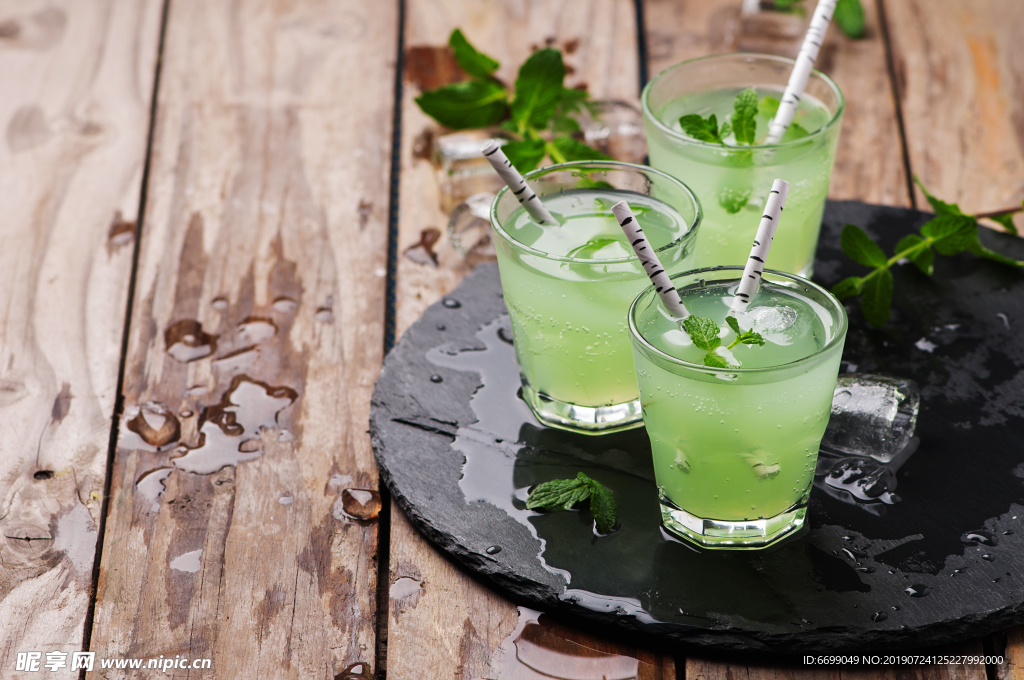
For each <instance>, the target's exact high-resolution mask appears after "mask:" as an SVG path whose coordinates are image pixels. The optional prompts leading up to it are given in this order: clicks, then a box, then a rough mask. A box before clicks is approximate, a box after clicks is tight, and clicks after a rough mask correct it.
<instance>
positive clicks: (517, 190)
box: [481, 139, 559, 226]
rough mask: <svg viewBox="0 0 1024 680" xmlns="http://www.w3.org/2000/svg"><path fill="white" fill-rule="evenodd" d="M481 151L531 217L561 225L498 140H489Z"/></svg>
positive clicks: (541, 222)
mask: <svg viewBox="0 0 1024 680" xmlns="http://www.w3.org/2000/svg"><path fill="white" fill-rule="evenodd" d="M481 153H483V155H484V158H486V159H487V160H488V161H490V163H491V165H492V166H494V169H495V170H496V171H497V172H498V174H499V175H501V179H503V180H504V181H505V184H507V185H508V190H509V191H511V192H512V195H513V196H515V197H516V198H518V199H519V203H520V204H521V205H522V206H523V207H524V208H525V209H526V212H528V213H530V217H532V218H533V219H534V220H535V221H536V222H537V223H538V224H553V225H555V226H559V224H558V220H556V219H555V218H554V217H552V216H551V213H549V212H548V210H547V208H545V207H544V204H543V203H541V202H540V199H539V198H538V197H537V194H536V193H535V192H534V191H533V189H531V188H530V185H529V184H527V183H526V180H525V179H523V176H522V175H520V174H519V171H518V170H516V168H515V166H514V165H512V161H510V160H509V159H508V158H507V157H506V156H505V152H503V151H502V150H501V147H500V146H498V143H497V142H495V141H494V140H493V139H489V140H487V143H486V144H484V148H483V149H482V150H481Z"/></svg>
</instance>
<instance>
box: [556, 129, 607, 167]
mask: <svg viewBox="0 0 1024 680" xmlns="http://www.w3.org/2000/svg"><path fill="white" fill-rule="evenodd" d="M551 145H552V146H554V147H555V148H556V149H557V150H558V153H560V154H561V155H562V156H563V157H564V158H565V160H567V161H607V160H611V156H607V155H605V154H603V153H601V152H600V151H598V150H597V149H595V148H593V147H591V146H587V145H586V144H584V143H583V142H581V141H579V140H578V139H574V138H572V137H568V136H565V135H563V136H560V137H555V138H554V139H552V140H551Z"/></svg>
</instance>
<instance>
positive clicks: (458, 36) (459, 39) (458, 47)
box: [448, 28, 500, 78]
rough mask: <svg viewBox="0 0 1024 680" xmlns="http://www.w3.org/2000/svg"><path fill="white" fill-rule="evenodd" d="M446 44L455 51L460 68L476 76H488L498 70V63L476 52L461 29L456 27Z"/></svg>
mask: <svg viewBox="0 0 1024 680" xmlns="http://www.w3.org/2000/svg"><path fill="white" fill-rule="evenodd" d="M448 45H449V46H450V47H451V48H452V52H454V53H455V61H457V62H459V66H461V67H462V70H463V71H465V72H466V73H468V74H469V75H471V76H474V77H476V78H489V77H490V75H491V74H492V73H494V72H495V71H497V70H498V66H500V64H499V63H498V62H497V61H495V60H494V59H492V58H491V57H489V56H487V55H486V54H484V53H483V52H478V51H477V49H476V48H475V47H473V46H472V45H471V44H470V43H469V41H468V40H466V36H464V35H462V31H461V30H459V29H458V28H456V29H455V30H454V31H452V34H451V35H450V36H448Z"/></svg>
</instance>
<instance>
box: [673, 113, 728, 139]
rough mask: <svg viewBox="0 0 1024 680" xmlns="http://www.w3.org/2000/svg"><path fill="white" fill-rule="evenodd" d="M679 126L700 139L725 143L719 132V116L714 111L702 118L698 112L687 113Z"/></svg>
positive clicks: (680, 120) (691, 135)
mask: <svg viewBox="0 0 1024 680" xmlns="http://www.w3.org/2000/svg"><path fill="white" fill-rule="evenodd" d="M679 126H680V127H681V128H683V132H685V133H686V134H687V135H689V136H690V137H693V138H694V139H696V140H698V141H701V142H711V143H712V144H724V143H725V142H723V141H722V136H721V135H720V134H719V132H718V118H716V117H715V114H713V113H712V114H711V115H710V116H708V117H707V118H702V117H701V116H699V115H697V114H696V113H690V114H687V115H685V116H683V117H681V118H680V119H679Z"/></svg>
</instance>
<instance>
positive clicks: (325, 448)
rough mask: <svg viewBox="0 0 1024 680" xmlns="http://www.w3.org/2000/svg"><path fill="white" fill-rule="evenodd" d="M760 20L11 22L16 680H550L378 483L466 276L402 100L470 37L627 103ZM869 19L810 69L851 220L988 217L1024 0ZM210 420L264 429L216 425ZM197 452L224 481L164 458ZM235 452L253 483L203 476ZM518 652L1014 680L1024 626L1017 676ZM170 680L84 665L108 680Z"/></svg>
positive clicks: (501, 0)
mask: <svg viewBox="0 0 1024 680" xmlns="http://www.w3.org/2000/svg"><path fill="white" fill-rule="evenodd" d="M808 1H810V0H808ZM739 4H740V3H739V0H714V1H712V0H643V1H639V2H637V3H634V2H633V0H543V1H542V0H404V2H398V1H396V0H378V1H377V2H363V1H357V0H294V1H293V2H259V1H258V0H236V1H235V2H220V1H216V0H77V1H76V2H72V1H71V0H64V1H61V0H55V1H51V0H45V1H44V0H0V93H2V95H3V96H0V125H2V127H3V130H4V140H3V142H2V143H0V215H2V216H3V217H2V223H0V233H2V235H3V237H4V238H3V247H2V249H0V301H2V303H3V304H2V307H0V319H2V321H3V323H2V342H0V349H2V355H0V409H2V411H0V413H2V421H0V422H2V424H0V528H2V530H3V531H2V538H0V677H3V678H13V677H37V676H38V673H33V672H18V671H16V670H15V668H16V660H17V655H18V653H19V652H26V651H32V650H36V651H42V652H44V653H45V652H48V651H58V652H74V651H81V650H92V651H94V652H96V654H97V657H98V658H120V657H125V658H127V657H132V658H147V659H148V658H151V657H159V656H161V655H163V656H164V657H165V658H173V657H175V655H180V656H187V657H189V658H190V659H202V658H208V659H211V660H212V668H211V669H209V670H192V671H187V670H183V669H178V670H173V671H172V672H170V674H169V675H168V677H181V678H184V677H195V678H325V677H326V678H328V679H330V678H337V679H341V680H349V679H353V678H370V677H378V678H383V677H385V675H387V676H388V677H390V678H394V679H399V678H401V679H406V678H408V679H420V678H459V679H465V680H473V679H476V678H494V679H497V678H521V679H525V678H534V677H541V676H539V675H537V674H536V672H535V671H531V670H530V669H529V668H528V667H527V666H525V665H523V664H521V663H518V662H517V661H516V658H515V657H516V654H515V653H514V652H515V647H514V646H513V645H512V644H511V641H510V640H507V638H509V636H510V635H511V634H512V633H513V632H514V631H515V630H516V626H517V621H518V614H517V609H516V607H515V606H514V605H513V604H512V603H511V602H508V601H507V600H505V599H503V598H502V597H501V596H499V595H497V594H495V593H493V592H491V591H489V590H488V589H486V588H485V587H483V586H481V585H479V584H478V583H476V582H475V581H473V580H472V579H471V578H469V577H468V576H466V575H465V574H464V573H463V572H462V571H460V570H459V569H458V568H456V567H455V566H453V564H452V563H451V562H449V561H448V560H447V559H446V558H445V557H444V556H442V555H441V554H439V553H438V552H437V551H436V550H434V549H433V548H432V547H431V546H430V545H428V544H427V543H425V542H424V540H423V539H422V538H421V537H420V536H419V535H418V534H416V533H415V531H414V530H412V529H411V527H410V525H409V524H408V522H407V520H406V519H405V518H404V517H403V516H402V514H401V512H400V511H399V510H397V509H396V508H395V507H394V506H390V507H389V505H388V504H387V496H386V491H384V490H381V492H382V493H383V494H384V500H385V503H384V506H383V508H382V509H381V511H380V513H379V515H377V516H374V515H375V511H376V503H377V498H376V497H375V496H374V495H373V494H374V493H376V491H377V489H378V477H377V471H376V469H375V467H374V462H373V455H372V451H371V448H370V441H369V437H368V435H367V418H368V411H369V397H370V391H371V389H372V386H373V383H374V380H375V378H376V375H377V372H378V370H379V367H380V364H381V360H382V357H383V354H384V351H385V347H386V346H387V345H388V344H389V343H390V342H391V341H392V339H393V334H400V333H401V332H402V331H403V330H404V329H405V328H407V327H408V326H409V325H410V324H411V323H412V322H413V321H414V320H415V319H416V318H417V317H418V315H419V314H420V313H421V312H422V310H423V309H424V308H425V307H426V306H428V305H429V304H431V303H433V302H435V301H437V300H438V299H439V298H440V297H441V296H442V295H443V294H444V293H445V292H447V291H449V290H451V289H452V288H454V287H455V286H456V285H457V283H458V282H459V281H460V279H461V278H462V277H463V276H464V275H465V274H466V272H467V271H468V266H467V265H466V264H465V263H464V262H463V261H462V259H461V258H460V257H459V256H458V255H457V254H456V253H455V252H454V251H453V250H452V248H451V246H450V244H449V243H448V242H447V240H446V239H442V240H441V242H440V243H439V244H438V246H437V252H438V266H437V267H433V266H431V265H430V264H429V263H428V264H421V263H417V262H414V261H412V260H411V259H408V258H404V257H401V256H398V253H401V252H403V251H404V250H405V249H406V248H407V247H408V246H410V245H412V244H415V243H416V242H417V241H418V240H419V239H420V235H421V232H422V230H424V229H428V228H442V229H443V226H444V224H445V223H446V221H447V217H446V215H445V214H444V213H443V212H441V210H440V209H439V200H438V185H437V180H436V176H435V168H434V167H433V166H432V165H431V163H430V162H429V161H428V160H426V159H425V158H424V157H423V154H422V153H421V149H420V148H419V147H420V146H422V142H423V139H424V135H425V134H429V133H428V131H429V130H432V129H434V126H433V124H432V123H431V122H430V121H429V120H428V119H427V118H426V117H425V116H424V115H423V114H422V113H421V112H420V111H419V110H418V108H417V107H416V105H415V104H414V102H413V98H414V97H415V96H416V95H417V94H418V92H419V91H420V90H421V89H422V88H423V87H428V86H434V85H436V84H437V83H438V82H444V81H445V80H446V79H449V78H452V77H458V73H457V72H455V71H453V70H452V69H451V68H450V63H451V60H450V57H449V56H448V54H447V53H446V51H445V49H444V47H443V46H444V45H445V42H446V39H447V36H448V33H449V32H450V31H451V30H452V29H453V28H455V27H461V28H462V29H463V31H464V32H465V33H466V35H467V36H468V37H469V38H470V40H472V41H473V42H474V43H475V44H477V45H478V46H480V47H481V49H484V50H485V51H487V52H488V53H490V54H492V55H494V56H495V57H497V58H498V59H500V60H501V62H502V67H501V70H500V71H499V76H500V77H501V78H502V79H504V80H506V81H508V82H511V81H512V80H513V79H514V75H515V68H516V66H517V65H518V64H519V63H521V62H522V60H523V59H524V58H525V57H526V56H527V55H528V54H529V52H530V50H531V48H533V47H536V46H538V45H544V44H551V45H556V46H560V47H561V48H562V49H563V50H564V52H565V53H566V60H567V63H568V64H569V65H570V67H571V76H570V78H569V82H570V84H571V85H576V84H584V83H585V84H586V85H587V86H588V88H589V90H590V92H591V94H592V95H593V96H594V97H597V98H605V99H621V100H625V101H629V102H634V103H635V102H636V101H637V99H638V94H639V88H640V85H641V81H640V77H641V76H640V74H641V67H643V68H644V69H645V71H646V73H657V72H658V71H659V70H661V69H662V68H664V67H666V66H668V65H671V64H673V63H675V62H678V61H680V60H683V59H686V58H689V57H693V56H698V55H701V54H708V53H713V52H724V51H730V50H735V49H746V50H762V51H773V52H781V53H786V52H789V53H792V52H795V49H796V45H797V44H798V41H799V37H798V36H794V35H792V34H791V32H790V33H787V30H789V29H787V28H786V26H781V25H780V26H777V27H776V29H777V30H775V29H772V30H771V31H770V30H768V29H765V28H764V27H763V25H762V24H756V22H755V23H753V24H752V23H751V21H753V19H751V18H750V17H742V16H741V14H740V8H739ZM865 10H866V13H867V23H868V29H867V36H866V38H865V39H864V40H861V41H850V40H847V39H845V38H843V37H842V36H840V35H839V34H838V32H837V31H836V30H835V29H834V28H833V29H832V31H831V32H830V34H829V40H828V44H827V46H826V47H825V51H824V52H823V55H822V57H821V59H820V61H819V63H820V65H821V67H822V68H823V69H824V70H825V71H826V72H828V73H830V74H831V75H832V76H833V77H834V78H835V79H836V81H838V83H839V84H840V86H841V87H842V89H843V91H844V93H845V94H846V98H847V112H846V118H845V120H844V123H843V133H842V139H841V142H840V149H839V154H838V158H837V161H836V166H835V172H834V174H833V179H832V187H831V196H832V197H834V198H857V199H862V200H865V201H871V202H878V203H888V204H893V205H923V204H924V203H923V200H922V199H923V197H922V195H921V194H920V192H919V191H917V190H916V189H912V188H911V185H910V182H909V181H908V178H909V176H910V175H911V174H917V175H918V176H920V177H921V178H922V180H923V181H924V182H925V183H926V184H927V185H928V186H929V187H930V188H931V189H932V190H933V191H934V192H935V193H936V194H938V195H939V196H941V197H943V198H945V199H947V200H955V201H958V202H959V203H960V205H961V206H962V207H963V208H964V209H965V210H967V211H972V212H973V211H985V210H993V209H997V208H1002V207H1005V206H1009V205H1012V204H1013V203H1015V202H1017V203H1019V201H1020V200H1021V199H1022V198H1024V114H1022V110H1024V109H1022V107H1021V101H1022V100H1024V58H1022V56H1021V55H1022V54H1024V53H1022V52H1021V50H1020V49H1019V45H1018V44H1016V43H1017V42H1019V41H1020V39H1021V38H1022V37H1024V4H1022V3H1020V2H1019V1H1015V0H975V1H974V2H971V3H966V2H957V1H956V0H878V1H877V2H875V0H865ZM638 22H639V25H638ZM758 26H761V27H760V28H758ZM645 61H646V63H644V62H645ZM396 97H397V99H396ZM207 336H209V337H207ZM214 342H215V343H216V347H214V346H213V345H214ZM169 350H170V351H169ZM189 358H191V359H193V360H190V361H182V359H189ZM232 400H233V403H234V404H241V406H239V407H238V409H240V410H238V413H237V414H235V413H234V410H235V407H234V406H232ZM147 404H148V405H147ZM204 407H208V408H209V409H210V410H209V411H208V414H209V415H211V416H217V417H219V418H220V419H221V420H219V421H218V422H220V423H221V424H224V425H225V426H226V430H225V431H231V428H230V426H231V425H232V422H233V421H232V419H233V418H235V417H236V416H237V418H238V420H239V422H242V421H243V420H245V426H246V427H247V428H248V430H247V432H248V434H247V435H245V436H246V437H247V439H244V440H243V438H242V437H240V436H238V437H235V436H228V435H224V437H223V438H220V437H219V436H215V435H216V433H215V432H213V431H212V430H209V429H208V428H209V427H210V426H211V424H213V423H212V421H211V422H208V423H207V427H206V428H205V429H203V430H202V431H201V429H200V425H201V423H200V419H199V417H198V414H199V413H201V412H202V410H203V408H204ZM140 409H142V410H143V411H145V413H144V414H143V420H145V425H143V424H142V422H141V421H140V420H139V413H140ZM246 409H249V411H246ZM243 412H244V413H243ZM246 414H247V415H246ZM254 414H255V415H254ZM246 418H248V420H246ZM172 419H173V420H172ZM174 421H177V427H178V431H177V432H175V431H174V428H175V423H174ZM132 422H134V427H135V429H140V428H142V429H143V433H142V434H144V435H146V437H144V438H143V437H140V436H139V435H138V434H136V433H134V432H132V430H131V429H130V428H129V427H128V425H129V424H130V423H132ZM259 425H264V426H265V427H263V428H262V429H258V426H259ZM147 427H148V428H149V429H146V428H147ZM201 436H205V437H206V439H203V440H201V439H200V437H201ZM144 439H148V440H149V441H150V444H146V443H145V441H144ZM176 440H180V441H181V442H187V443H190V444H191V445H197V444H198V443H202V444H203V447H204V448H203V449H202V450H201V453H202V455H206V456H207V459H205V462H203V461H200V462H199V463H198V464H196V465H195V466H193V468H192V470H193V471H191V472H189V471H185V470H182V469H173V470H172V469H170V468H169V465H170V464H169V460H170V457H171V456H172V455H179V454H177V453H174V447H175V445H174V442H175V441H176ZM160 443H163V444H165V445H164V446H162V447H161V446H157V445H156V444H160ZM217 456H227V458H224V459H223V460H228V461H229V462H230V460H232V457H233V459H238V458H244V459H245V462H239V463H238V464H237V465H229V466H227V467H223V468H221V469H215V468H217V467H218V465H216V464H213V465H212V468H214V469H210V470H208V469H207V468H208V467H211V464H210V462H209V461H210V460H211V459H213V460H219V459H217V458H216V457H217ZM211 457H212V458H211ZM143 475H149V476H148V477H147V480H146V482H145V483H144V484H141V485H138V484H137V483H138V481H139V480H140V478H142V477H143ZM371 492H372V493H371ZM346 508H347V509H348V510H349V511H350V512H349V513H346V512H345V509H346ZM353 513H354V516H353ZM399 579H406V580H404V581H401V582H400V584H399V585H400V587H398V588H393V586H392V584H393V583H395V582H396V581H398V580H399ZM389 591H390V592H393V594H394V595H395V596H396V597H395V598H394V599H392V598H390V597H389ZM542 621H543V620H542ZM524 623H525V621H524ZM525 637H529V639H530V640H531V641H532V644H533V645H534V646H535V647H540V648H544V647H547V648H549V649H555V650H561V652H562V653H563V654H564V655H565V656H563V657H561V661H559V657H558V656H551V655H549V657H548V658H549V662H550V663H553V664H555V665H558V664H559V663H561V665H562V667H563V668H564V669H565V673H566V675H565V677H574V678H575V677H580V678H582V677H588V678H589V677H591V676H592V677H594V678H595V680H596V679H597V678H599V677H600V676H601V674H602V673H603V674H605V675H607V673H606V672H604V671H601V670H600V669H602V668H605V669H607V668H612V667H614V668H623V667H624V666H623V665H622V664H623V663H625V664H626V666H629V665H630V664H632V666H633V667H635V671H634V673H635V674H637V675H639V677H645V678H673V677H679V678H682V677H687V678H691V680H692V678H697V677H704V678H709V679H710V678H730V679H731V678H737V677H769V676H778V677H782V676H785V677H792V678H807V679H808V680H809V679H810V678H811V677H812V676H822V677H824V676H828V677H830V678H832V677H839V676H840V675H842V676H847V675H850V674H851V672H852V673H853V674H870V675H874V676H879V677H881V676H883V675H884V676H886V677H889V676H906V677H910V676H913V677H919V676H920V677H925V676H927V677H929V678H940V677H941V678H946V677H949V678H971V679H977V680H985V678H986V677H987V678H988V679H989V680H994V679H995V678H1006V677H1009V676H1011V675H1012V676H1013V677H1015V678H1024V670H1021V669H1019V667H1018V665H1019V664H1020V663H1022V662H1024V633H1022V631H1021V630H1011V631H1007V633H1006V634H1004V635H995V636H992V637H991V638H990V639H986V640H974V641H965V642H964V644H963V646H962V648H961V649H962V650H965V651H970V652H972V653H981V652H982V650H987V651H989V652H992V651H996V652H999V651H1001V650H1002V649H1003V647H1004V645H1005V650H1006V651H1005V654H1006V659H1007V661H1006V663H1005V664H1004V665H1003V666H1002V667H998V668H996V667H990V668H987V669H986V668H985V667H984V666H981V665H969V666H951V667H947V666H942V667H927V668H921V667H916V668H899V669H897V668H874V669H864V668H861V669H859V670H852V671H851V668H852V667H844V668H842V669H838V668H828V669H826V668H818V669H813V668H801V667H800V666H799V665H798V664H796V663H795V662H793V663H790V664H788V665H787V664H782V665H778V664H762V665H754V664H747V663H734V662H730V661H729V660H727V659H709V658H705V657H702V656H689V655H685V656H684V653H683V652H682V651H680V653H679V655H677V656H675V657H674V658H673V657H671V656H666V655H661V654H655V653H653V652H649V651H645V650H640V649H634V648H631V647H627V646H624V645H622V644H620V643H618V642H615V641H611V640H604V639H599V638H596V637H594V636H592V635H590V634H587V633H584V632H581V631H575V630H572V629H569V628H566V627H564V626H560V625H557V624H554V623H551V622H547V623H546V624H545V625H543V626H537V625H534V626H532V627H528V629H527V632H526V633H525V634H524V639H525ZM503 642H504V644H503ZM552 659H553V661H552ZM581 659H589V661H586V663H584V662H583V661H581ZM44 662H45V656H44ZM587 664H590V665H587ZM602 664H605V665H603V666H602ZM608 664H611V665H608ZM616 664H618V665H616ZM69 666H70V663H69ZM588 668H589V669H597V670H594V672H593V673H590V675H586V673H589V672H590V671H586V672H584V670H581V669H588ZM42 672H43V673H44V674H47V675H48V677H75V676H77V675H79V671H71V670H70V668H64V669H60V670H58V671H56V672H50V671H47V670H45V669H44V670H43V671H42ZM147 673H148V674H147ZM152 673H154V671H148V672H147V671H142V672H133V671H130V670H99V662H98V661H97V663H96V669H95V670H94V671H93V672H92V673H90V674H89V675H88V677H91V678H121V677H154V676H153V675H152ZM572 673H575V675H574V674H572ZM580 673H583V675H581V674H580ZM616 677H618V676H616Z"/></svg>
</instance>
